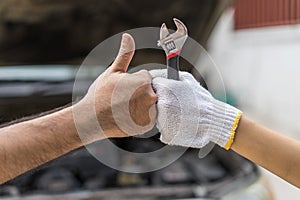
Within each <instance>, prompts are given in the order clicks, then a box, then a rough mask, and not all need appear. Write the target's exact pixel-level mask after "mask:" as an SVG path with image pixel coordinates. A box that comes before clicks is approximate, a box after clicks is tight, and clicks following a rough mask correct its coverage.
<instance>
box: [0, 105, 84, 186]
mask: <svg viewBox="0 0 300 200" xmlns="http://www.w3.org/2000/svg"><path fill="white" fill-rule="evenodd" d="M72 116H73V115H72V107H69V108H65V109H63V110H61V111H58V112H55V113H52V114H49V115H46V116H43V117H40V118H36V119H33V120H30V121H25V122H22V123H19V124H15V125H11V126H8V127H5V128H2V129H0V138H1V139H0V163H1V164H0V182H1V183H3V182H5V181H7V180H9V179H11V178H14V177H16V176H17V175H20V174H22V173H24V172H25V171H28V170H30V169H32V168H34V167H37V166H39V165H41V164H43V163H45V162H47V161H49V160H52V159H54V158H56V157H59V156H61V155H63V154H65V153H67V152H69V151H71V150H73V149H76V148H78V147H80V146H81V141H80V139H79V137H78V135H77V132H76V128H75V125H74V122H73V117H72ZM61 122H63V123H61Z"/></svg>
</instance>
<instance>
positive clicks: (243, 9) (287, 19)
mask: <svg viewBox="0 0 300 200" xmlns="http://www.w3.org/2000/svg"><path fill="white" fill-rule="evenodd" d="M296 23H300V0H236V1H235V28H236V29H243V28H255V27H264V26H275V25H284V24H296Z"/></svg>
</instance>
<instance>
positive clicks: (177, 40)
mask: <svg viewBox="0 0 300 200" xmlns="http://www.w3.org/2000/svg"><path fill="white" fill-rule="evenodd" d="M173 21H174V23H175V25H176V27H177V30H176V32H175V33H171V34H170V33H169V30H168V28H167V26H166V24H165V23H163V24H162V25H161V28H160V40H158V46H161V47H162V48H163V50H164V51H165V53H166V57H167V71H168V79H174V80H179V54H180V52H181V49H182V47H183V45H184V43H185V41H186V39H187V37H188V33H187V28H186V26H185V25H184V24H183V23H182V22H181V21H180V20H179V19H176V18H173Z"/></svg>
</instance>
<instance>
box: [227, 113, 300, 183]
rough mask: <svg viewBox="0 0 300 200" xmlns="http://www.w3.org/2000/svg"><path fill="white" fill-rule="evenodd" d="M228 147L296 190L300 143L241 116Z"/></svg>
mask: <svg viewBox="0 0 300 200" xmlns="http://www.w3.org/2000/svg"><path fill="white" fill-rule="evenodd" d="M231 148H232V149H233V150H234V151H236V152H237V153H239V154H241V155H243V156H244V157H246V158H248V159H250V160H252V161H253V162H255V163H257V164H258V165H260V166H262V167H264V168H266V169H268V170H269V171H271V172H273V173H274V174H276V175H278V176H279V177H281V178H283V179H285V180H286V181H288V182H290V183H292V184H293V185H295V186H297V187H300V142H298V141H295V140H292V139H289V138H287V137H285V136H283V135H280V134H278V133H276V132H274V131H271V130H269V129H266V128H264V127H262V126H260V125H258V124H256V123H254V122H252V121H250V120H249V119H247V118H246V117H242V119H241V121H240V124H239V127H238V129H237V132H236V136H235V140H234V143H233V144H232V147H231Z"/></svg>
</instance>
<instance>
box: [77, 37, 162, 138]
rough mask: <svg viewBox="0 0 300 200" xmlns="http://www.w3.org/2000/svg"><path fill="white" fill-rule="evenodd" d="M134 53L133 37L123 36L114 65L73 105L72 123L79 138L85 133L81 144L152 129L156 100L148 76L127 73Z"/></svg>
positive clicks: (139, 73) (155, 113) (146, 74)
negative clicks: (78, 133) (73, 115)
mask: <svg viewBox="0 0 300 200" xmlns="http://www.w3.org/2000/svg"><path fill="white" fill-rule="evenodd" d="M134 50H135V43H134V40H133V38H132V36H131V35H129V34H126V33H125V34H123V36H122V41H121V45H120V49H119V53H118V56H117V58H116V59H115V61H114V62H113V64H112V65H111V66H110V67H109V68H108V69H107V70H106V71H104V72H103V73H102V74H101V75H100V76H99V77H98V78H97V79H96V80H95V81H94V83H93V84H92V85H91V86H90V88H89V90H88V93H87V94H86V95H85V97H84V98H83V99H82V100H81V101H80V102H79V103H78V104H76V105H75V108H76V109H75V111H76V112H75V114H76V115H77V116H76V118H77V119H76V120H75V123H77V125H76V126H77V127H79V129H80V130H78V128H77V130H78V131H80V132H81V133H80V134H82V132H84V135H85V136H84V138H85V142H84V143H91V142H94V141H96V140H99V139H103V138H111V137H126V136H131V135H137V134H143V133H145V132H147V131H149V130H151V129H152V128H153V127H154V125H155V121H156V115H157V111H156V107H155V103H156V100H157V97H156V94H155V92H154V91H153V89H152V86H151V81H152V78H151V75H150V74H149V72H148V71H146V70H141V71H139V72H136V73H133V74H128V73H126V71H127V69H128V66H129V63H130V61H131V59H132V57H133V55H134ZM78 113H79V115H80V116H78ZM95 122H97V123H95ZM96 124H97V125H98V126H99V127H100V129H99V127H97V126H96ZM81 136H82V135H81ZM81 138H82V137H81Z"/></svg>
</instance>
